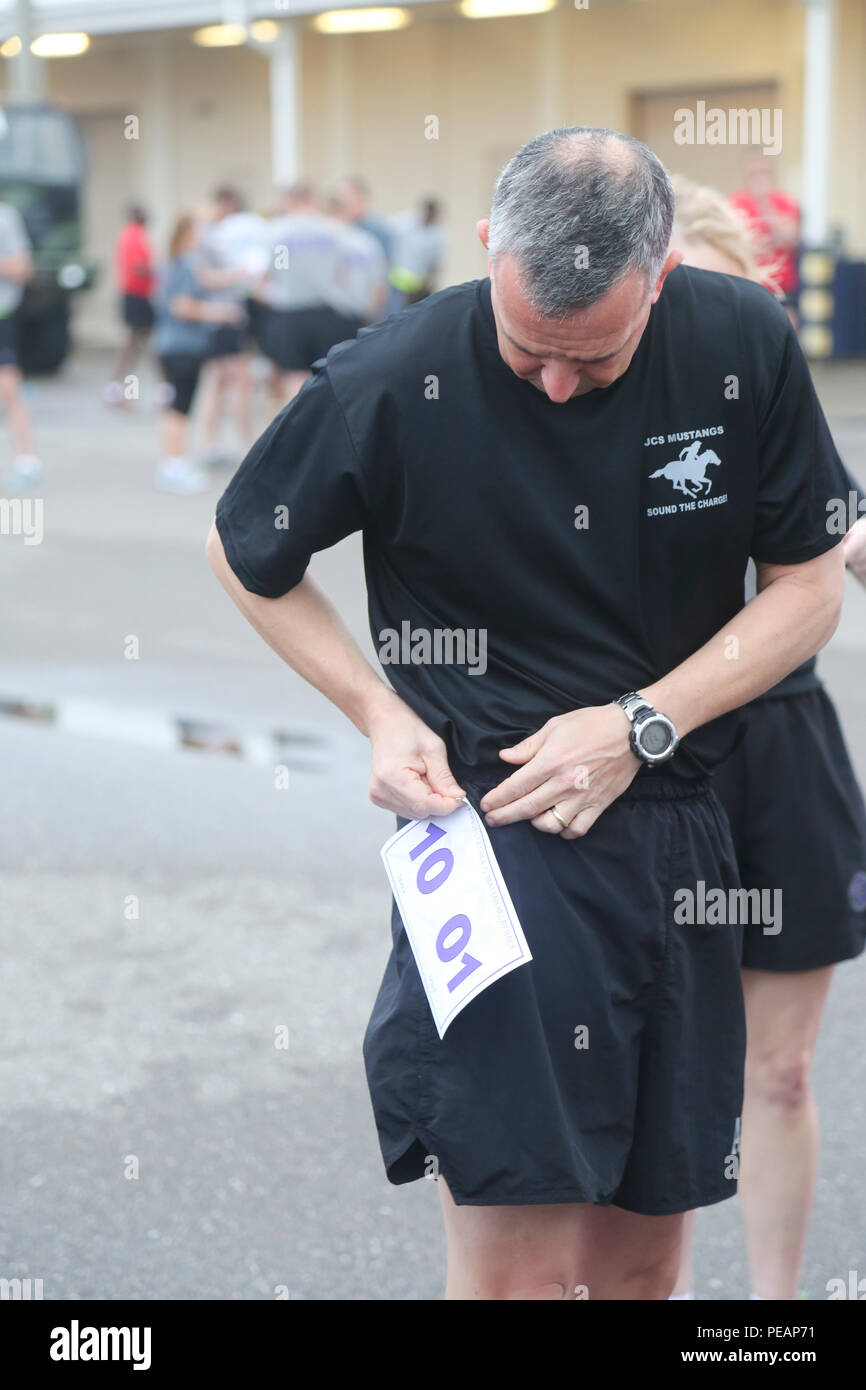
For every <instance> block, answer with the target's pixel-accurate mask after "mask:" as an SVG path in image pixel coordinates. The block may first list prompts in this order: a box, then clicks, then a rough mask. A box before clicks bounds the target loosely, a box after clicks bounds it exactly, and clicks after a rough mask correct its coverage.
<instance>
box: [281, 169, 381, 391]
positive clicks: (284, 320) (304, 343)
mask: <svg viewBox="0 0 866 1390" xmlns="http://www.w3.org/2000/svg"><path fill="white" fill-rule="evenodd" d="M269 239H270V246H271V253H270V258H269V266H268V271H267V274H266V276H265V277H264V280H263V281H262V284H261V286H260V290H259V293H260V297H261V298H262V300H263V301H264V303H265V304H266V306H267V316H266V324H265V327H264V330H263V334H262V345H263V348H264V351H265V354H266V356H267V357H269V358H270V360H271V362H272V363H273V364H274V368H275V380H274V382H273V386H274V388H275V391H274V393H275V395H276V396H277V397H278V398H279V400H280V403H281V404H286V403H288V401H290V400H292V399H293V398H294V397H295V396H296V395H297V393H298V391H300V389H301V387H302V386H303V384H304V382H305V381H306V379H307V377H308V376H309V374H310V369H311V367H312V365H313V363H314V362H315V361H317V360H318V358H320V357H324V356H326V354H327V352H328V351H329V349H330V348H331V347H333V345H334V343H338V342H341V341H342V340H343V339H344V338H351V337H354V335H355V333H356V332H357V330H358V329H359V328H360V326H361V322H362V318H361V316H360V315H352V316H351V317H349V316H347V308H348V307H349V303H348V301H347V297H346V290H345V287H346V284H347V281H348V265H347V259H346V257H347V237H346V228H345V226H344V225H343V223H342V222H340V221H338V220H337V218H335V217H331V216H329V215H328V214H327V213H325V212H323V211H322V210H321V208H320V207H319V204H318V202H317V200H316V196H315V193H314V190H313V188H312V185H310V184H308V183H301V184H296V185H294V187H292V188H289V189H287V190H285V192H284V193H283V194H282V196H281V212H280V214H279V215H278V216H277V217H275V218H273V219H272V221H271V222H270V224H269Z"/></svg>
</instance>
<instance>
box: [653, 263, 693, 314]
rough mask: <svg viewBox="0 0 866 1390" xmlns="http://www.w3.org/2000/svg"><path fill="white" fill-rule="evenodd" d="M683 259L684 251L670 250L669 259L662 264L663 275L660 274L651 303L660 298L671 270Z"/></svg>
mask: <svg viewBox="0 0 866 1390" xmlns="http://www.w3.org/2000/svg"><path fill="white" fill-rule="evenodd" d="M683 260H685V255H684V253H683V252H682V251H673V250H671V251H669V252H668V257H667V260H666V261H665V263H664V265H663V266H662V272H661V275H660V276H659V278H658V280H657V281H656V287H655V289H654V290H653V292H652V299H651V301H650V303H652V304H655V302H656V300H657V299H658V297H659V295H660V294H661V292H662V285H663V284H664V282H665V280H666V279H667V278H668V276H669V275H670V273H671V271H672V270H676V268H677V266H678V265H679V264H680V263H681V262H682V261H683Z"/></svg>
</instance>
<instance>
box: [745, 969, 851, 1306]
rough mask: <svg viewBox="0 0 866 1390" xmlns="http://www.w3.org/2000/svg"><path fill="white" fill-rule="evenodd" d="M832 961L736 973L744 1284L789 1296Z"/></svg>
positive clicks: (813, 1139) (806, 1195) (812, 1142)
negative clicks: (740, 1003)
mask: <svg viewBox="0 0 866 1390" xmlns="http://www.w3.org/2000/svg"><path fill="white" fill-rule="evenodd" d="M832 977H833V966H827V967H826V968H825V969H823V970H803V971H797V972H796V973H794V972H786V973H784V974H782V973H777V972H774V971H768V970H744V971H743V994H744V997H745V1001H746V1028H747V1031H748V1039H749V1041H748V1047H747V1050H746V1090H745V1100H744V1102H743V1137H742V1146H741V1147H742V1158H741V1162H740V1181H739V1192H740V1197H741V1200H742V1203H743V1215H744V1218H745V1223H746V1245H747V1248H748V1254H749V1269H750V1272H751V1277H752V1288H753V1290H754V1291H755V1293H757V1294H760V1295H761V1297H762V1298H773V1299H777V1298H784V1299H788V1298H794V1297H795V1295H796V1292H797V1280H798V1278H799V1274H800V1264H801V1262H802V1258H803V1247H804V1245H805V1243H806V1228H807V1225H808V1222H809V1212H810V1209H811V1206H812V1197H813V1193H814V1189H815V1176H816V1173H817V1167H818V1139H819V1134H818V1114H817V1110H816V1108H815V1100H814V1096H813V1094H812V1083H811V1075H810V1072H811V1065H812V1054H813V1052H814V1050H815V1042H816V1039H817V1036H818V1028H819V1025H820V1022H821V1014H822V1011H823V1008H824V1003H825V1001H826V998H827V991H828V990H829V988H830V981H831V979H832Z"/></svg>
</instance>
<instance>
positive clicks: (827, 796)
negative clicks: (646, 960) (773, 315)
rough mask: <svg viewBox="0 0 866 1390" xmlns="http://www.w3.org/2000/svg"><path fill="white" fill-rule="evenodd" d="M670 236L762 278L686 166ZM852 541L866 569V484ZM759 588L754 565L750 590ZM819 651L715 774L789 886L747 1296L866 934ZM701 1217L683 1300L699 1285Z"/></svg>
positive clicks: (776, 1260) (752, 838)
mask: <svg viewBox="0 0 866 1390" xmlns="http://www.w3.org/2000/svg"><path fill="white" fill-rule="evenodd" d="M674 185H675V190H676V195H677V213H676V219H675V223H674V245H675V246H677V247H678V249H680V250H681V251H682V252H683V254H684V256H685V261H686V264H688V265H695V266H701V267H703V268H704V269H709V270H717V271H721V272H722V273H725V274H730V275H744V276H746V277H748V278H750V279H754V280H758V279H759V271H758V268H757V266H756V263H755V258H754V250H753V247H752V245H751V243H750V240H749V236H748V233H747V231H746V229H745V228H744V227H743V225H742V224H741V222H740V221H739V219H738V218H737V217H736V215H735V214H734V213H733V212H732V211H731V209H730V208H729V207H728V205H727V204H726V202H725V200H724V198H723V197H722V195H721V194H720V193H718V192H716V190H715V189H712V188H704V187H700V186H698V185H695V184H693V183H692V182H691V180H688V179H685V178H681V177H679V176H677V178H676V179H675V180H674ZM847 482H848V489H847V491H846V493H845V495H844V498H843V499H840V500H842V501H844V504H845V511H846V512H847V511H848V510H849V496H848V493H849V492H850V493H851V494H852V495H853V497H854V498H855V499H856V505H857V507H858V510H859V511H860V513H861V517H860V520H859V521H856V522H855V523H854V525H853V527H852V529H851V530H850V531H849V532H848V534H847V536H846V539H845V542H844V545H843V549H844V553H845V560H846V563H847V564H848V565H849V567H850V568H851V569H852V570H853V571H854V572H855V573H857V572H858V571H859V572H861V575H862V577H863V578H864V581H866V495H864V493H863V491H862V490H861V489H860V488H859V487H858V485H857V484H856V482H855V481H854V480H853V479H852V478H848V480H847ZM754 593H755V578H754V571H753V568H752V567H751V566H750V569H749V573H748V574H747V582H746V597H747V598H748V599H750V598H752V597H753V596H754ZM815 666H816V663H815V658H814V657H812V658H810V659H809V660H808V661H806V662H804V663H803V664H802V665H801V666H799V667H798V668H797V669H796V670H795V671H792V672H791V674H790V675H788V676H786V677H785V678H784V679H783V680H781V681H779V683H778V684H777V685H774V686H773V688H772V689H771V690H768V691H766V692H765V693H764V694H763V695H761V696H759V697H758V699H756V700H753V701H752V703H751V704H750V705H747V706H746V708H745V710H744V711H743V712H742V717H743V723H744V729H743V736H742V739H741V741H740V743H739V744H738V746H737V748H736V749H735V751H734V752H733V754H732V755H731V757H730V758H728V759H727V760H726V761H725V762H724V763H722V765H721V767H720V768H719V770H718V772H717V774H716V776H715V779H714V787H715V790H716V791H717V792H718V794H719V796H720V798H721V800H722V803H723V805H724V807H725V811H726V813H727V815H728V819H729V821H730V824H731V830H732V834H733V840H734V847H735V849H736V853H737V862H738V866H739V870H740V876H741V878H742V882H743V885H744V887H746V888H747V889H749V890H757V891H759V892H761V891H766V890H768V889H772V890H773V891H778V892H779V893H780V895H781V896H780V902H781V914H780V920H779V921H778V922H774V923H771V924H769V929H767V924H765V923H750V924H749V925H747V926H746V927H745V929H744V939H743V988H744V995H745V1003H746V1021H747V1028H748V1035H749V1046H748V1049H747V1052H746V1089H745V1105H744V1109H743V1143H742V1163H741V1168H740V1178H741V1186H740V1196H741V1200H742V1204H743V1213H744V1217H745V1225H746V1242H747V1246H748V1254H749V1267H750V1272H751V1280H752V1289H753V1296H754V1297H756V1298H764V1299H770V1298H772V1299H777V1298H785V1299H790V1298H793V1297H794V1296H795V1294H796V1291H797V1278H798V1274H799V1270H800V1265H801V1261H802V1257H803V1248H804V1245H805V1239H806V1228H807V1223H808V1218H809V1211H810V1208H811V1204H812V1197H813V1193H814V1187H815V1178H816V1169H817V1155H818V1139H819V1134H818V1118H817V1111H816V1108H815V1100H814V1096H813V1094H812V1085H811V1065H812V1057H813V1055H814V1050H815V1043H816V1041H817V1036H818V1028H819V1025H820V1021H821V1014H822V1012H823V1008H824V1004H825V1001H826V998H827V993H828V990H829V987H830V983H831V980H832V976H833V969H834V967H835V966H836V965H837V964H838V963H839V962H841V961H844V960H850V959H852V958H853V957H855V956H858V955H859V954H860V953H861V952H862V951H863V948H864V944H866V809H864V804H863V794H862V792H861V790H860V787H859V786H858V784H857V778H856V775H855V772H854V769H853V767H852V764H851V758H850V756H849V753H848V750H847V748H846V746H845V741H844V739H843V737H842V731H841V729H840V727H839V720H838V717H837V714H836V711H835V709H834V707H833V702H832V700H831V699H830V697H829V695H828V694H827V692H826V690H825V689H824V686H823V684H822V682H821V680H820V678H819V676H818V674H817V671H816V669H815ZM692 1225H693V1223H692V1222H689V1223H688V1239H687V1240H686V1241H684V1249H683V1259H682V1264H681V1268H680V1276H679V1279H678V1281H677V1287H676V1291H675V1294H674V1296H675V1297H677V1298H690V1297H693V1296H694V1295H693V1292H692V1289H693V1276H692V1250H691V1247H692V1229H691V1228H692Z"/></svg>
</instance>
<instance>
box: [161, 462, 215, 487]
mask: <svg viewBox="0 0 866 1390" xmlns="http://www.w3.org/2000/svg"><path fill="white" fill-rule="evenodd" d="M154 481H155V484H156V487H157V490H158V491H159V492H182V493H188V494H192V493H196V492H207V489H208V486H209V479H208V476H207V474H206V473H205V472H203V471H202V469H201V468H198V467H197V466H196V465H195V464H194V463H190V461H189V459H184V458H168V459H163V461H162V463H160V464H159V466H158V467H157V470H156V478H155V479H154Z"/></svg>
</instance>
